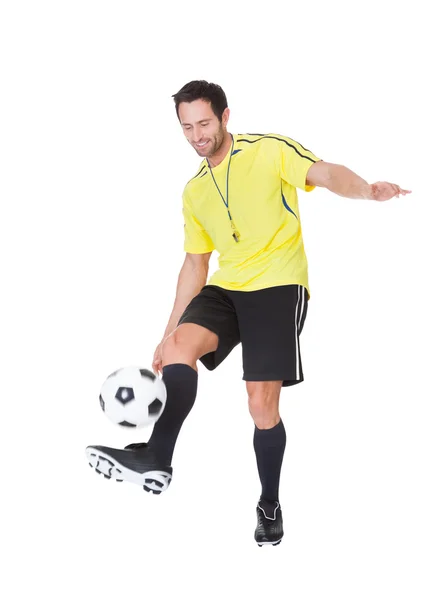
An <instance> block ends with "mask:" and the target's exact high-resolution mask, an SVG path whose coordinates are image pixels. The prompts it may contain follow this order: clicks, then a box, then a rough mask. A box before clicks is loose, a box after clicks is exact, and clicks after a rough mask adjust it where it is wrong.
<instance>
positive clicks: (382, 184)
mask: <svg viewBox="0 0 438 600" xmlns="http://www.w3.org/2000/svg"><path fill="white" fill-rule="evenodd" d="M370 187H371V200H378V201H379V202H384V201H385V200H390V199H391V198H394V196H397V198H398V197H399V196H400V194H401V195H402V196H406V194H410V193H411V190H402V189H401V187H400V186H399V185H396V184H395V183H388V182H387V181H378V182H377V183H372V184H371V186H370Z"/></svg>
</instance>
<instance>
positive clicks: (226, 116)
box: [222, 108, 230, 127]
mask: <svg viewBox="0 0 438 600" xmlns="http://www.w3.org/2000/svg"><path fill="white" fill-rule="evenodd" d="M229 119H230V109H229V108H226V109H225V110H224V112H223V114H222V125H223V126H224V127H226V126H227V124H228V121H229Z"/></svg>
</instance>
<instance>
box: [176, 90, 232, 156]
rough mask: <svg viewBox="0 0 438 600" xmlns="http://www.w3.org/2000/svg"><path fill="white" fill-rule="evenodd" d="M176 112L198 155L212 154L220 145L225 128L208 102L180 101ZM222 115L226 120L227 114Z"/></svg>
mask: <svg viewBox="0 0 438 600" xmlns="http://www.w3.org/2000/svg"><path fill="white" fill-rule="evenodd" d="M227 111H228V109H226V111H225V112H227ZM178 112H179V118H180V121H181V126H182V128H183V131H184V135H185V136H186V138H187V140H188V141H189V143H190V144H191V145H192V146H193V148H194V149H195V150H196V152H197V153H198V154H199V156H202V157H203V158H206V157H207V158H208V157H209V156H213V154H215V152H217V151H218V149H219V148H220V147H221V145H222V142H223V141H224V137H225V133H226V130H225V126H224V123H221V122H220V121H219V119H218V118H217V116H216V115H215V114H214V112H213V110H212V108H211V104H210V102H206V101H205V100H194V101H193V102H181V104H180V105H179V110H178ZM224 117H225V119H223V121H226V120H227V114H224Z"/></svg>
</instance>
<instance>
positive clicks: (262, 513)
mask: <svg viewBox="0 0 438 600" xmlns="http://www.w3.org/2000/svg"><path fill="white" fill-rule="evenodd" d="M283 535H284V532H283V515H282V512H281V506H280V503H279V502H268V501H267V500H264V499H263V498H261V499H260V500H259V502H258V504H257V527H256V530H255V533H254V538H255V541H256V542H257V544H258V545H259V546H267V545H272V546H277V545H278V544H279V543H280V542H281V540H282V538H283Z"/></svg>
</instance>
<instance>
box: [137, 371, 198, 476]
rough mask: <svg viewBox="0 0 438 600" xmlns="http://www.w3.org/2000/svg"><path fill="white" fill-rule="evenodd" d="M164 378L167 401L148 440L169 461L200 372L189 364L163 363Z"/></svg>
mask: <svg viewBox="0 0 438 600" xmlns="http://www.w3.org/2000/svg"><path fill="white" fill-rule="evenodd" d="M163 382H164V384H165V386H166V390H167V398H166V405H165V407H164V411H163V414H162V415H161V417H160V418H159V419H158V421H157V422H156V423H155V425H154V429H153V431H152V435H151V437H150V439H149V442H148V443H149V445H150V447H151V448H152V450H153V451H154V452H155V454H156V455H157V458H159V459H160V461H164V462H165V464H167V465H170V464H171V461H172V456H173V451H174V449H175V444H176V440H177V438H178V434H179V432H180V429H181V427H182V424H183V423H184V421H185V419H186V417H187V415H188V414H189V412H190V411H191V410H192V407H193V404H194V403H195V399H196V392H197V389H198V373H197V372H196V371H195V369H193V368H192V367H190V366H189V365H185V364H180V363H177V364H173V365H167V366H165V367H163Z"/></svg>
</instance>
